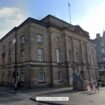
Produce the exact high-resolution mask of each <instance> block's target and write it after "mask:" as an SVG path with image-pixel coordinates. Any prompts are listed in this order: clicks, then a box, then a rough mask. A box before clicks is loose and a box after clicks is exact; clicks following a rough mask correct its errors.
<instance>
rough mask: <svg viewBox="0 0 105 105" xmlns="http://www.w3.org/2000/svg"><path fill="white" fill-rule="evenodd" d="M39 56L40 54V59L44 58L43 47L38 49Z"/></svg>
mask: <svg viewBox="0 0 105 105" xmlns="http://www.w3.org/2000/svg"><path fill="white" fill-rule="evenodd" d="M37 56H38V61H40V62H41V61H43V60H44V57H43V56H44V53H43V49H42V48H38V49H37Z"/></svg>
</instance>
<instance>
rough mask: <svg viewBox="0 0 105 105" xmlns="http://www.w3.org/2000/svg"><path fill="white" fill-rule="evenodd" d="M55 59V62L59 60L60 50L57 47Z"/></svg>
mask: <svg viewBox="0 0 105 105" xmlns="http://www.w3.org/2000/svg"><path fill="white" fill-rule="evenodd" d="M56 61H57V63H59V62H61V50H60V49H59V48H57V49H56Z"/></svg>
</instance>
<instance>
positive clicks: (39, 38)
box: [37, 35, 43, 43]
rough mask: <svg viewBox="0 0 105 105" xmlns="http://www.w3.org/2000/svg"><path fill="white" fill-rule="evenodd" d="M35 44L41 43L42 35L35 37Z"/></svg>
mask: <svg viewBox="0 0 105 105" xmlns="http://www.w3.org/2000/svg"><path fill="white" fill-rule="evenodd" d="M37 42H39V43H41V42H43V37H42V35H37Z"/></svg>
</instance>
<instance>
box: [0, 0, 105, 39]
mask: <svg viewBox="0 0 105 105" xmlns="http://www.w3.org/2000/svg"><path fill="white" fill-rule="evenodd" d="M68 2H70V5H71V6H70V10H71V23H72V24H73V25H80V26H81V27H82V28H83V29H84V30H86V31H88V32H89V34H90V37H91V38H92V39H93V38H95V35H96V33H101V34H102V32H103V30H104V28H105V13H104V10H105V0H0V22H1V23H0V38H1V37H3V36H4V35H5V34H6V33H7V32H8V31H10V30H11V29H12V28H13V27H14V26H18V25H19V24H20V23H22V22H23V21H24V20H25V19H26V18H28V17H33V18H36V19H42V18H43V17H45V16H46V15H48V14H51V15H54V16H56V17H58V18H60V19H62V20H64V21H66V22H69V21H70V19H69V8H68Z"/></svg>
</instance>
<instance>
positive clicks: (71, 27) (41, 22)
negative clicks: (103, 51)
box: [0, 15, 89, 41]
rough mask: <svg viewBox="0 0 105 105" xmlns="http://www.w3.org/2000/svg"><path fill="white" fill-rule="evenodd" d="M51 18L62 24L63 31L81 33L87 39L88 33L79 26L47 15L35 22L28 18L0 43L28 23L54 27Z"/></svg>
mask: <svg viewBox="0 0 105 105" xmlns="http://www.w3.org/2000/svg"><path fill="white" fill-rule="evenodd" d="M51 18H52V19H55V20H57V21H59V22H61V23H62V24H64V26H63V29H64V28H65V29H68V30H70V31H73V32H76V33H79V32H80V31H81V32H83V33H84V35H85V37H87V38H88V39H89V33H88V32H87V31H85V30H83V29H82V28H81V27H80V26H79V25H72V24H69V23H67V22H65V21H63V20H61V19H59V18H57V17H55V16H52V15H47V16H46V17H44V18H43V19H41V20H37V19H34V18H31V17H28V18H27V19H26V20H25V21H24V22H23V23H21V24H20V25H19V26H18V27H14V28H13V29H12V30H10V31H9V32H8V33H7V34H6V35H5V36H4V37H3V38H1V39H0V41H2V40H4V39H5V38H6V37H7V36H8V35H9V34H10V33H12V32H14V31H17V30H18V29H20V28H21V27H22V26H24V25H25V24H27V23H29V22H34V23H36V24H39V25H42V26H45V27H51V26H52V27H56V26H55V25H54V24H51V21H50V19H51ZM45 20H49V21H48V22H45ZM56 28H59V27H56Z"/></svg>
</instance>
